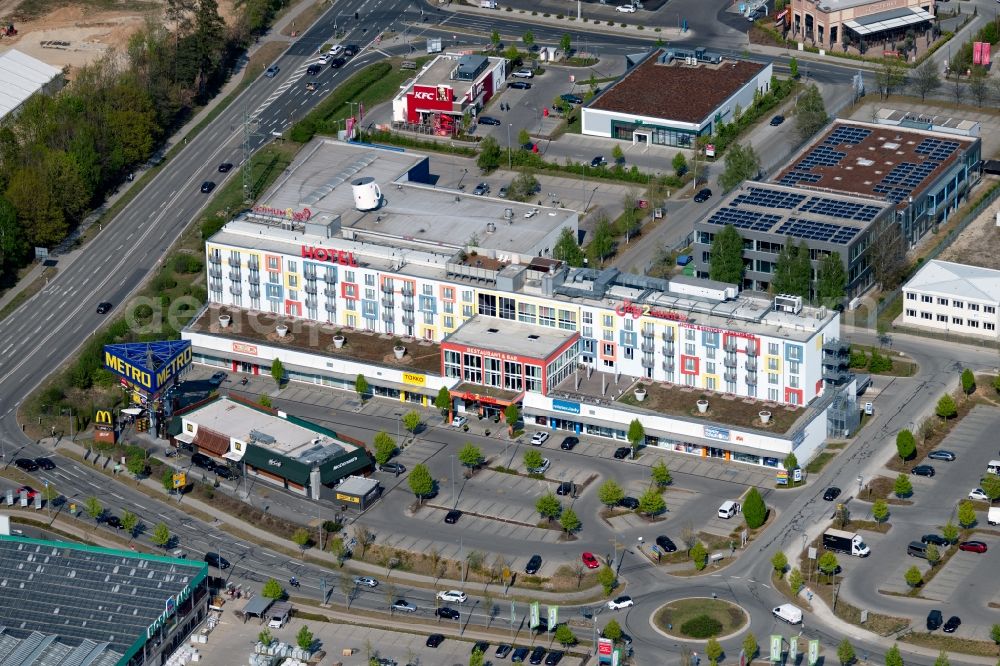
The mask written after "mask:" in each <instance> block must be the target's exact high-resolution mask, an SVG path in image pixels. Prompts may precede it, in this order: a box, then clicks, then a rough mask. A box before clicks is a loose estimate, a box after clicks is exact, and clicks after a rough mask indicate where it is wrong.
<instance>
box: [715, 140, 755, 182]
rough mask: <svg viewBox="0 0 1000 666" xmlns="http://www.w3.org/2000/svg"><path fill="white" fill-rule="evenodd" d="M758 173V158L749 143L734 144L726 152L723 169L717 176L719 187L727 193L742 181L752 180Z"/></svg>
mask: <svg viewBox="0 0 1000 666" xmlns="http://www.w3.org/2000/svg"><path fill="white" fill-rule="evenodd" d="M758 173H760V158H759V157H757V153H756V151H754V149H753V146H752V145H750V144H749V143H748V144H746V145H742V144H739V143H734V144H731V145H730V146H729V149H728V150H726V158H725V167H724V168H723V170H722V174H721V175H720V176H719V186H720V187H721V188H722V189H723V190H725V191H726V192H728V191H729V190H731V189H733V188H734V187H736V186H737V185H739V184H740V183H742V182H743V181H744V180H752V179H754V178H756V177H757V174H758Z"/></svg>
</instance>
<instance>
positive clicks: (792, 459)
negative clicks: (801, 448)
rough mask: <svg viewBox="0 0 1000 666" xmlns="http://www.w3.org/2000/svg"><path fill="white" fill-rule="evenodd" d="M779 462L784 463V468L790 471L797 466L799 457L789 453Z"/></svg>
mask: <svg viewBox="0 0 1000 666" xmlns="http://www.w3.org/2000/svg"><path fill="white" fill-rule="evenodd" d="M781 464H782V465H784V467H785V469H787V470H788V471H789V472H790V471H792V470H793V469H798V468H799V459H798V458H797V457H796V456H795V454H794V453H789V454H788V455H787V456H785V459H784V460H782V461H781Z"/></svg>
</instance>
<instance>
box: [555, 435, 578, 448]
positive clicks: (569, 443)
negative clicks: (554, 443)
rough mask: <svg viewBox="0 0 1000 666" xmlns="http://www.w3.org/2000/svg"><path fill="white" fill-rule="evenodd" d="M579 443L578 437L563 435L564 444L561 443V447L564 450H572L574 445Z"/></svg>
mask: <svg viewBox="0 0 1000 666" xmlns="http://www.w3.org/2000/svg"><path fill="white" fill-rule="evenodd" d="M579 443H580V440H579V439H577V438H576V437H563V441H562V444H560V445H559V448H560V449H562V450H563V451H572V450H573V447H574V446H576V445H577V444H579Z"/></svg>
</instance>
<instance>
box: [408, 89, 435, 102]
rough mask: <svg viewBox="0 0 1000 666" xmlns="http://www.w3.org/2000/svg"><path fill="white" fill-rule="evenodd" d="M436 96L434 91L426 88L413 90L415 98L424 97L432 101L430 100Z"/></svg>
mask: <svg viewBox="0 0 1000 666" xmlns="http://www.w3.org/2000/svg"><path fill="white" fill-rule="evenodd" d="M434 97H435V95H434V93H433V92H427V91H425V90H415V91H413V99H424V100H428V101H430V100H433V99H434Z"/></svg>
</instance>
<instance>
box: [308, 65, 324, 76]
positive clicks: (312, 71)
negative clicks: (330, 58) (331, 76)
mask: <svg viewBox="0 0 1000 666" xmlns="http://www.w3.org/2000/svg"><path fill="white" fill-rule="evenodd" d="M322 71H323V65H321V64H319V63H318V62H314V63H313V64H311V65H309V66H308V67H306V76H316V75H317V74H319V73H320V72H322Z"/></svg>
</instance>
